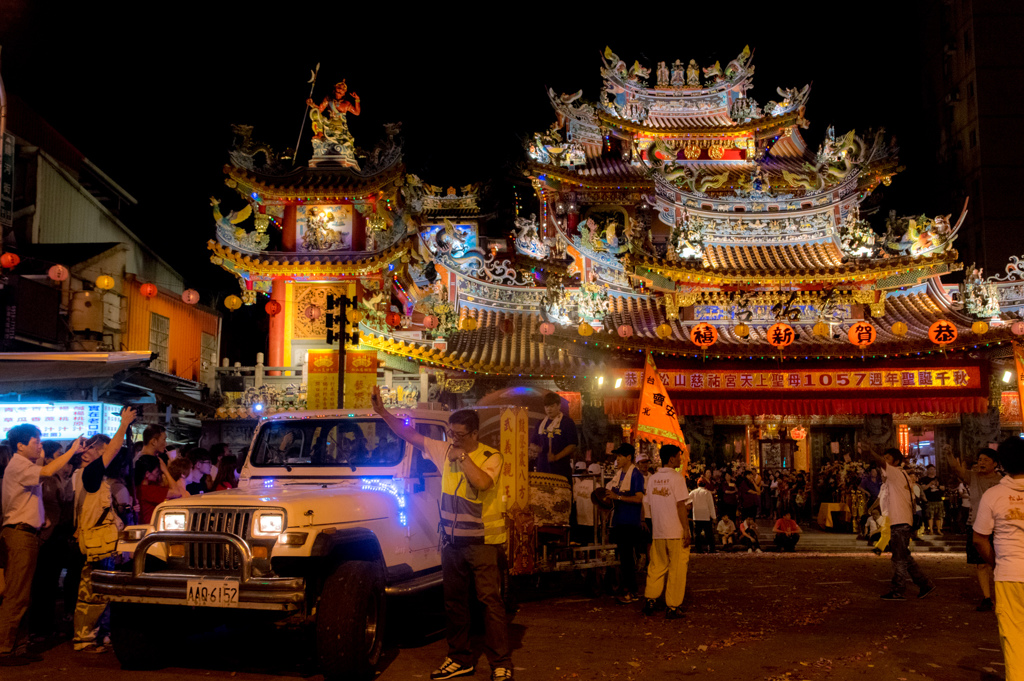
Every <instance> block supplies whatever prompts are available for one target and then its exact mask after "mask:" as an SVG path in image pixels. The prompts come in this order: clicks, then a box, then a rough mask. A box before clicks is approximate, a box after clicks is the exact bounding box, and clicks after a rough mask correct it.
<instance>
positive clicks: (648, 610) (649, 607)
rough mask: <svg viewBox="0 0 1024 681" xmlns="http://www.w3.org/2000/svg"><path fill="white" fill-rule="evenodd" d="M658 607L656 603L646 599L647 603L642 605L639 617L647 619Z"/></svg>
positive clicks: (651, 599)
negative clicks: (642, 616)
mask: <svg viewBox="0 0 1024 681" xmlns="http://www.w3.org/2000/svg"><path fill="white" fill-rule="evenodd" d="M657 606H658V602H657V601H656V600H654V599H653V598H648V599H647V602H646V603H644V607H643V610H641V611H640V614H641V615H644V616H645V617H649V616H651V615H653V614H654V609H655V608H656V607H657Z"/></svg>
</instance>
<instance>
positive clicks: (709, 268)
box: [209, 49, 1024, 469]
mask: <svg viewBox="0 0 1024 681" xmlns="http://www.w3.org/2000/svg"><path fill="white" fill-rule="evenodd" d="M652 74H653V75H652ZM601 77H602V80H603V86H602V88H601V90H600V92H599V93H597V97H596V98H594V99H588V98H586V97H585V96H584V92H583V90H580V91H578V92H576V93H573V94H568V95H566V94H557V93H555V92H553V91H549V93H548V96H549V99H550V102H551V106H552V108H553V109H554V123H553V124H552V126H551V127H550V128H549V129H548V130H546V131H544V132H542V133H537V134H536V135H533V136H532V137H531V138H530V139H529V140H528V143H527V145H526V149H525V158H524V163H523V164H522V166H521V168H522V175H521V176H519V177H517V178H516V179H515V180H514V183H515V184H516V187H517V189H516V191H517V201H516V204H517V205H516V210H517V214H518V217H517V218H516V220H515V224H514V232H513V234H512V236H511V237H510V238H509V239H508V240H504V239H500V240H493V239H488V238H487V234H486V231H487V230H485V229H481V226H482V225H483V224H484V222H485V219H487V218H488V216H485V215H484V211H483V209H482V208H481V206H480V205H479V203H480V202H479V193H480V187H479V186H475V185H470V186H465V187H460V188H456V187H448V188H447V189H445V188H442V187H438V186H432V185H429V184H426V183H425V182H423V181H422V180H420V179H419V178H418V177H417V176H416V175H413V174H410V173H408V172H407V170H406V168H405V166H404V164H403V160H402V154H401V146H400V143H399V141H398V139H397V137H396V134H397V127H389V128H388V130H387V138H386V140H385V141H384V142H382V143H381V144H379V145H378V146H377V147H376V148H375V149H374V150H373V151H371V152H365V151H362V150H360V149H359V148H357V147H356V146H355V142H354V140H353V139H352V137H351V135H350V134H349V133H348V128H347V124H346V123H345V120H344V119H345V116H346V115H347V114H353V115H358V108H359V102H358V99H355V100H354V101H353V100H352V97H351V96H348V95H346V92H345V90H344V88H343V87H342V85H343V84H339V86H338V87H339V88H340V89H335V92H334V97H333V99H332V98H328V99H325V100H324V104H323V105H321V106H319V107H318V106H316V105H315V104H314V105H313V106H312V107H311V109H310V111H311V117H312V118H313V123H314V125H313V129H314V134H315V137H314V140H313V142H314V144H313V147H314V156H313V158H312V159H311V160H310V161H309V163H308V164H304V165H295V164H294V162H293V161H292V160H291V159H290V158H281V157H278V156H276V155H274V154H273V152H272V151H269V150H267V149H266V148H265V147H263V146H261V145H259V144H257V143H255V142H253V141H252V140H251V139H250V134H251V129H248V128H242V127H239V128H238V129H237V132H238V141H237V144H236V148H235V150H233V152H232V154H231V163H230V164H229V165H227V166H226V167H225V174H226V183H227V185H228V186H229V187H230V188H232V189H235V190H236V192H237V193H238V195H239V197H241V199H242V200H243V203H244V206H243V207H241V208H240V209H238V210H235V211H231V212H227V211H225V210H223V209H221V208H220V207H219V205H218V206H215V207H214V217H215V219H216V221H217V237H216V240H212V241H210V244H209V246H210V249H211V251H212V252H213V256H212V259H213V261H214V263H215V264H218V265H220V266H222V267H224V268H225V269H227V270H228V271H230V272H232V273H234V274H235V275H236V276H237V277H238V279H239V283H240V285H241V289H242V292H241V296H240V297H241V299H242V302H244V303H246V304H255V303H259V304H260V305H264V304H265V305H266V308H267V311H268V314H271V316H272V319H271V324H270V339H269V347H268V355H269V365H268V366H270V367H276V368H277V369H279V370H280V371H282V372H283V374H284V375H282V376H281V378H280V379H279V380H280V381H287V380H296V379H295V378H289V377H288V370H289V369H296V368H297V367H300V366H304V367H305V370H304V371H302V372H301V375H302V379H301V386H299V388H298V390H299V392H301V393H302V394H304V395H305V396H306V399H307V400H308V404H311V405H312V404H316V405H317V406H329V405H328V402H325V401H323V399H322V398H323V394H321V393H317V394H318V395H319V396H318V397H316V398H315V399H314V398H313V397H312V395H313V390H314V389H313V387H311V385H307V378H308V383H310V384H311V383H312V382H314V377H315V376H316V373H317V368H316V366H315V365H322V366H323V367H326V369H327V370H328V371H330V370H331V369H332V368H333V371H334V372H335V373H336V372H337V370H338V368H337V364H336V363H335V364H333V365H332V364H331V362H330V361H322V358H319V353H328V352H331V349H330V348H331V346H330V345H328V342H327V332H328V325H329V324H330V323H331V322H332V318H331V317H330V316H329V314H330V312H331V310H330V309H328V308H329V303H330V302H331V301H330V299H329V298H328V296H329V295H330V296H332V297H333V296H340V295H345V296H348V297H349V298H351V299H352V300H353V301H355V306H354V307H353V308H351V310H350V311H349V312H348V314H347V317H346V322H347V328H346V329H340V328H339V329H338V333H339V334H342V333H345V334H351V333H353V332H356V331H358V334H359V335H358V338H357V339H354V338H352V336H351V335H349V336H347V340H348V341H349V345H348V346H347V350H348V352H347V353H346V357H347V358H348V359H351V358H353V357H356V358H358V357H360V356H363V355H361V354H360V353H371V354H372V353H376V354H375V356H374V363H375V364H376V365H377V367H378V369H379V372H383V377H381V374H380V373H378V375H377V376H375V377H373V376H364V380H363V382H362V383H360V384H359V386H358V387H357V386H356V384H355V383H352V384H351V385H350V384H349V381H350V376H349V370H352V369H353V367H351V366H350V367H348V370H346V371H345V383H346V387H345V389H344V392H345V397H344V400H345V403H346V405H349V404H351V405H352V406H358V405H360V404H362V403H363V402H364V400H365V394H366V391H368V389H369V388H368V385H369V384H371V383H372V382H373V381H380V380H383V382H384V383H385V384H386V385H387V386H388V388H389V389H390V390H391V395H390V396H391V399H392V401H396V402H399V403H406V404H411V403H413V402H415V401H417V400H418V401H427V400H428V398H429V399H431V400H436V399H444V400H446V401H448V402H449V403H450V404H451V405H453V406H455V405H461V404H472V403H473V402H474V401H475V400H477V399H479V398H481V397H483V396H484V395H486V394H488V393H490V392H494V391H496V390H499V389H501V388H506V387H509V386H510V385H514V386H536V387H547V388H553V389H557V390H559V391H560V392H561V393H562V394H563V395H566V396H568V397H569V398H570V402H573V403H575V404H581V403H582V407H583V409H582V418H583V419H584V420H585V421H589V422H590V423H589V426H590V427H588V428H585V429H584V432H586V433H588V435H587V436H586V437H587V438H588V442H587V445H588V447H589V448H591V449H592V450H594V451H598V450H601V451H603V449H604V441H605V440H606V439H608V438H610V437H612V434H614V436H615V437H618V436H619V433H618V428H617V426H619V425H621V426H624V427H625V429H626V430H627V431H628V426H629V424H630V423H632V421H633V420H634V419H635V417H636V414H637V410H638V408H639V399H638V398H639V387H640V386H639V381H640V378H641V376H642V375H643V367H644V361H645V357H646V355H647V353H651V354H652V355H653V357H654V359H655V361H656V362H657V366H658V369H659V371H660V374H661V380H662V381H663V382H664V383H665V384H666V385H667V387H668V392H669V396H670V398H671V404H667V405H664V408H666V409H668V410H671V412H672V413H671V415H677V416H678V417H679V418H681V420H682V422H683V427H684V432H685V434H686V437H687V441H688V442H689V443H690V446H691V450H692V453H691V458H692V459H694V460H700V459H701V458H702V457H703V458H704V459H711V458H720V457H722V456H725V457H730V456H742V457H743V458H744V459H745V460H747V461H748V462H749V463H752V464H754V465H765V466H780V467H796V468H802V469H809V468H810V469H813V467H814V466H815V465H816V463H817V462H820V461H821V460H825V459H832V458H835V457H836V456H838V455H841V454H852V453H853V452H854V451H855V450H856V448H857V445H858V443H869V444H871V445H872V446H874V445H886V446H889V445H893V444H897V443H898V444H899V445H900V446H902V447H904V448H906V449H912V450H914V453H917V454H919V455H920V458H922V459H926V460H929V461H932V462H936V461H937V460H939V459H941V456H940V454H941V451H942V450H943V449H944V448H945V445H949V446H950V448H951V449H952V450H953V451H954V452H955V453H957V454H959V455H963V454H964V453H968V454H969V455H973V453H974V450H975V449H977V448H978V447H980V446H984V445H987V444H988V443H989V442H996V441H998V439H999V438H1000V437H1001V435H1002V434H1003V431H1010V430H1012V431H1013V432H1017V431H1019V429H1020V402H1019V398H1018V395H1017V393H1016V392H1012V393H1011V392H1009V391H1010V388H1011V385H1012V384H1011V382H1010V381H1011V379H1010V378H1007V376H1012V375H1014V374H1016V370H1015V369H1014V367H1013V358H1012V349H1011V342H1012V341H1013V340H1014V339H1017V338H1018V337H1019V336H1020V335H1021V334H1024V322H1021V321H1019V319H1020V315H1021V311H1022V309H1024V273H1022V269H1024V268H1021V269H1018V267H1019V265H1020V263H1019V262H1018V261H1017V260H1016V259H1014V260H1013V262H1011V264H1010V265H1008V266H1007V271H1006V273H1005V274H1004V275H1000V276H995V277H988V278H985V277H984V276H983V273H982V272H980V271H977V270H974V268H973V267H970V268H968V269H967V271H966V272H965V274H966V276H965V277H964V282H963V283H960V284H953V283H949V282H946V281H944V279H943V278H944V277H946V276H947V275H951V274H953V273H955V272H958V271H961V270H963V269H964V267H963V264H962V263H960V262H958V256H957V252H956V250H955V249H954V242H955V239H956V237H957V234H958V230H959V228H960V226H961V224H962V223H963V220H964V216H965V215H966V210H967V209H968V207H967V206H966V205H965V206H964V208H963V210H962V211H961V212H960V214H959V215H956V216H953V215H945V216H941V215H940V216H935V217H928V216H927V215H925V214H922V215H916V216H909V217H898V216H896V215H889V216H887V217H884V216H883V217H880V218H879V219H877V220H875V221H874V222H875V224H872V223H871V222H869V221H868V220H867V216H868V214H869V213H870V212H871V210H872V209H871V208H870V202H869V199H870V197H871V195H872V192H873V191H874V190H875V189H876V188H878V187H879V185H886V186H888V185H889V184H890V183H891V182H892V181H893V180H894V178H895V177H896V176H897V174H898V173H899V171H900V170H901V168H900V166H899V163H898V149H897V147H896V144H895V141H894V140H892V139H891V138H889V137H887V136H886V135H885V133H884V131H882V130H876V131H863V132H858V131H853V130H851V131H849V132H846V133H837V132H836V131H834V130H832V129H829V130H828V131H827V133H826V135H825V139H824V140H822V141H820V143H818V144H817V145H814V144H809V143H808V142H807V141H805V139H804V137H803V133H802V131H803V130H805V129H806V128H807V126H808V121H807V119H806V118H805V114H806V108H807V106H808V101H809V98H810V95H811V92H810V86H803V87H796V88H781V87H780V88H777V89H776V90H775V92H776V93H777V97H776V98H775V99H773V100H771V101H767V102H765V103H763V104H762V103H760V102H758V101H757V100H756V99H755V98H754V97H752V96H751V94H750V93H751V91H752V89H753V87H754V85H753V77H754V63H753V55H752V52H751V51H750V50H749V49H744V50H743V52H742V53H740V55H739V56H737V57H736V59H734V60H732V61H730V62H729V63H728V64H726V65H724V66H723V65H722V64H720V63H715V64H713V65H711V66H709V67H704V68H701V67H700V66H698V65H697V63H696V61H695V60H690V61H689V62H688V63H686V64H684V63H683V62H682V61H680V60H676V61H674V62H673V63H671V64H668V63H667V62H660V63H658V64H657V66H656V68H650V67H648V66H644V65H641V64H640V63H639V62H633V65H632V66H629V65H627V62H626V61H625V60H624V59H621V58H620V57H618V56H617V55H616V54H614V53H613V52H612V51H611V50H610V49H606V51H605V53H604V55H603V65H602V68H601ZM339 93H340V94H339ZM520 202H521V203H522V205H520ZM866 202H867V203H866ZM862 206H864V210H863V211H862ZM922 210H925V211H926V210H927V206H922ZM225 212H227V215H225ZM250 219H251V220H252V226H251V228H250V227H248V226H247V225H248V221H249V220H250ZM499 227H500V228H501V231H505V232H507V231H509V230H510V229H511V228H512V227H513V226H512V225H499ZM261 295H262V296H263V297H260V296H261ZM332 335H333V334H332ZM352 341H355V342H352ZM367 356H368V355H367ZM314 358H319V359H317V360H316V361H314ZM1007 372H1010V373H1009V374H1008V373H1007ZM294 373H296V374H298V373H299V372H298V371H297V369H296V370H295V371H294ZM336 381H337V379H335V384H334V385H335V388H336V385H337V383H336ZM350 387H351V391H350V390H349V388H350ZM1014 387H1015V386H1014ZM1004 389H1005V390H1006V391H1007V392H1005V393H1004ZM321 392H322V391H321ZM330 392H331V391H330V390H327V393H330ZM324 394H326V393H324ZM350 396H351V401H350ZM335 404H336V402H335ZM575 404H574V406H575ZM243 411H244V406H243ZM1000 413H1002V415H1003V418H1002V421H1001V420H1000ZM608 426H616V427H615V428H612V429H609V428H608Z"/></svg>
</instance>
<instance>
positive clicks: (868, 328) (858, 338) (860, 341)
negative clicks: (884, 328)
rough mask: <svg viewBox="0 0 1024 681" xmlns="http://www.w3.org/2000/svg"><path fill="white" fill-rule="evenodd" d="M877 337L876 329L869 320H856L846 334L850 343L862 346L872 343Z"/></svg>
mask: <svg viewBox="0 0 1024 681" xmlns="http://www.w3.org/2000/svg"><path fill="white" fill-rule="evenodd" d="M877 337H878V331H876V330H875V327H874V326H872V325H871V323H870V322H857V323H856V324H854V325H853V326H851V327H850V332H849V333H848V334H847V338H849V339H850V342H851V343H853V344H854V345H858V346H860V347H862V348H863V347H866V346H868V345H871V344H872V343H874V342H875V339H876V338H877Z"/></svg>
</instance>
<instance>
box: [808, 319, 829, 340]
mask: <svg viewBox="0 0 1024 681" xmlns="http://www.w3.org/2000/svg"><path fill="white" fill-rule="evenodd" d="M811 333H813V334H814V335H815V336H819V337H821V338H825V337H827V336H828V334H829V328H828V324H826V323H825V322H818V323H817V324H815V325H814V327H813V328H812V329H811Z"/></svg>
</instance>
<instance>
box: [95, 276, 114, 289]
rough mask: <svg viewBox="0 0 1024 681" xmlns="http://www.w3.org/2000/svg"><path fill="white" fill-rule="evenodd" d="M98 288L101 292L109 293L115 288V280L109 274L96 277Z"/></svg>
mask: <svg viewBox="0 0 1024 681" xmlns="http://www.w3.org/2000/svg"><path fill="white" fill-rule="evenodd" d="M96 288H98V289H100V290H101V291H109V290H110V289H112V288H114V278H113V277H112V276H110V275H109V274H101V275H100V276H98V277H96Z"/></svg>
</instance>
